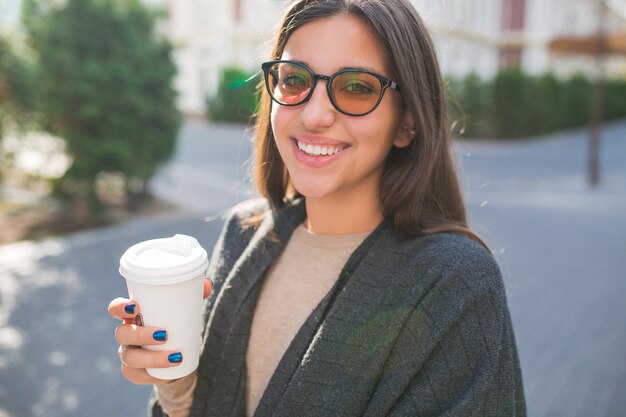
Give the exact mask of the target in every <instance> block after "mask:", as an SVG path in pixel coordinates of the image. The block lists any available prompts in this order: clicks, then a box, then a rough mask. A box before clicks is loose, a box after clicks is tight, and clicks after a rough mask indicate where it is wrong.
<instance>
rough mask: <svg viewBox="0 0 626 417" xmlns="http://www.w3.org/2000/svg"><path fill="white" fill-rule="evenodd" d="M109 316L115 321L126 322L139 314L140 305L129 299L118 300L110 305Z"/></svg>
mask: <svg viewBox="0 0 626 417" xmlns="http://www.w3.org/2000/svg"><path fill="white" fill-rule="evenodd" d="M108 310H109V315H110V316H111V317H113V318H114V319H118V320H125V319H129V318H133V317H135V316H136V315H137V314H139V304H137V303H136V302H135V301H133V300H129V299H127V298H121V297H120V298H116V299H115V300H113V301H111V302H110V303H109V308H108Z"/></svg>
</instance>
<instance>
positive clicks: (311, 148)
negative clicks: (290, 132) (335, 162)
mask: <svg viewBox="0 0 626 417" xmlns="http://www.w3.org/2000/svg"><path fill="white" fill-rule="evenodd" d="M297 143H298V149H300V150H301V151H303V152H306V153H308V154H309V155H313V156H320V155H334V154H336V153H337V152H339V151H341V149H342V147H341V146H336V147H327V146H320V145H311V144H309V143H303V142H300V141H298V142H297Z"/></svg>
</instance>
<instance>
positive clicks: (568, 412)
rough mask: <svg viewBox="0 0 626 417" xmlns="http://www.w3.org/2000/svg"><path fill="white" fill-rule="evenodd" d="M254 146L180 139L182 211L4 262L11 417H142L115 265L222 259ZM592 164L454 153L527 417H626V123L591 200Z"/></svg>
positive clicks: (172, 189)
mask: <svg viewBox="0 0 626 417" xmlns="http://www.w3.org/2000/svg"><path fill="white" fill-rule="evenodd" d="M249 136H250V132H247V133H246V132H244V131H243V130H242V129H241V128H239V127H236V126H235V127H233V126H206V125H203V124H200V123H188V124H186V125H185V128H184V130H183V132H182V135H181V142H180V146H179V149H178V153H177V156H176V158H175V159H174V161H173V162H172V163H171V164H169V165H168V166H167V167H166V168H165V169H164V170H163V171H162V173H161V175H159V177H158V178H157V179H156V180H155V183H154V185H153V188H154V190H155V192H156V193H157V194H159V195H160V196H161V197H162V198H166V199H172V200H175V201H178V202H179V203H180V204H181V206H182V207H183V208H184V210H181V211H179V212H177V213H174V214H168V215H163V216H157V217H151V218H142V219H136V220H134V221H131V222H129V223H126V224H123V225H119V226H115V227H110V228H105V229H100V230H92V231H89V232H84V233H77V234H73V235H69V236H66V237H64V238H60V239H50V240H46V241H41V242H24V243H20V244H16V245H9V246H4V247H0V417H31V416H33V417H34V416H46V417H60V416H68V417H69V416H71V417H78V416H80V417H83V416H84V417H100V416H102V417H105V416H137V417H139V416H143V415H145V402H146V398H147V396H148V395H149V390H150V389H149V388H147V387H137V386H134V385H132V384H130V383H128V382H125V380H124V379H123V378H122V377H121V376H120V375H119V369H118V368H119V365H118V359H117V356H116V353H115V352H116V345H115V343H114V341H113V337H112V334H113V329H114V327H115V323H114V321H113V320H111V319H109V318H107V315H106V312H105V310H106V305H107V304H108V301H109V300H110V299H111V298H113V297H115V296H118V295H120V294H123V293H124V292H125V286H124V282H123V280H122V279H121V278H120V277H119V276H118V274H117V270H116V269H117V268H116V265H117V262H118V259H119V256H120V255H121V253H123V251H124V249H125V248H126V247H128V246H129V245H131V244H132V243H134V242H137V241H140V240H143V239H147V238H153V237H157V236H167V235H172V234H174V233H188V234H192V235H194V236H197V237H198V239H199V240H200V242H201V243H202V244H203V245H205V246H207V247H211V246H212V245H213V243H214V242H215V239H216V235H217V233H218V232H219V229H220V227H221V221H220V214H221V213H222V212H223V210H224V209H225V208H226V207H228V206H229V205H231V204H232V203H233V202H235V201H238V200H241V199H244V198H246V197H247V196H248V195H249V193H250V188H251V186H250V182H249V180H248V179H247V178H246V168H245V166H246V161H249V158H250V142H249V140H248V139H247V138H248V137H249ZM585 149H586V148H585V138H584V132H582V133H581V132H569V133H566V134H560V135H554V136H551V137H548V138H544V139H542V140H535V141H530V142H529V141H527V142H518V143H484V142H482V143H473V142H466V143H459V144H458V146H457V156H458V158H459V161H460V162H461V165H462V166H463V168H462V170H461V174H462V179H463V185H464V189H465V193H466V196H467V200H468V206H469V212H470V218H471V222H472V225H473V226H474V228H475V229H476V230H477V231H478V232H479V233H480V234H481V235H482V236H483V237H484V238H485V239H486V240H487V242H488V243H489V244H490V245H491V247H492V248H493V250H494V252H495V255H496V257H497V259H498V261H499V263H500V265H501V267H502V270H503V272H504V276H505V284H506V288H507V293H508V297H509V306H510V309H511V314H512V317H513V322H514V326H515V331H516V336H517V339H518V346H519V351H520V356H521V362H522V370H523V376H524V382H525V389H526V394H527V402H528V409H529V416H531V417H561V416H562V417H576V416H580V417H583V416H585V417H586V416H597V417H623V416H624V415H625V413H624V410H625V409H626V361H625V360H624V353H623V352H624V347H625V345H626V326H624V320H625V319H626V304H625V303H624V299H625V296H626V273H624V270H626V260H625V259H626V257H625V256H624V255H625V253H626V233H625V232H626V123H624V122H622V123H617V124H613V125H611V126H610V128H609V129H608V130H607V132H606V133H605V138H604V142H603V174H604V178H603V182H602V184H601V186H600V187H598V188H597V189H594V190H591V189H589V188H588V187H587V186H586V184H585V180H584V173H585V170H584V162H585V160H584V157H585ZM206 217H208V218H210V219H213V220H212V221H207V220H206V219H205V218H206Z"/></svg>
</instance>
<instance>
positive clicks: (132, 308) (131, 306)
mask: <svg viewBox="0 0 626 417" xmlns="http://www.w3.org/2000/svg"><path fill="white" fill-rule="evenodd" d="M136 306H137V305H136V304H126V305H125V306H124V311H125V312H126V313H128V314H135V307H136Z"/></svg>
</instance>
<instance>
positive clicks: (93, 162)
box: [22, 0, 180, 214]
mask: <svg viewBox="0 0 626 417" xmlns="http://www.w3.org/2000/svg"><path fill="white" fill-rule="evenodd" d="M22 16H23V22H24V25H25V26H26V28H27V31H28V34H29V38H30V40H31V44H32V46H33V48H34V50H35V51H36V54H37V56H38V58H39V71H38V88H39V91H38V93H39V94H38V100H37V104H38V106H37V108H38V111H39V114H40V116H41V118H42V126H44V127H45V129H46V130H48V131H49V132H50V133H52V134H54V135H57V136H59V137H61V138H63V139H64V141H65V143H66V151H67V152H68V154H69V155H70V157H71V158H72V160H73V162H72V164H71V166H70V168H69V169H68V171H67V172H66V173H65V175H64V176H63V177H62V178H61V179H60V180H59V181H58V183H57V185H56V187H55V188H56V190H57V192H58V193H60V194H62V195H65V196H68V197H69V198H70V199H71V200H72V201H73V202H74V206H75V207H83V209H84V212H85V213H86V214H92V213H93V212H94V211H95V210H96V209H98V208H99V207H101V200H100V198H99V197H98V194H97V193H96V191H95V188H94V185H95V182H96V179H97V177H98V175H99V174H101V173H116V174H122V176H123V178H124V179H125V190H126V193H127V195H128V196H129V197H131V198H130V201H134V200H135V199H134V198H132V197H133V196H137V195H139V194H141V192H143V191H144V190H145V184H146V182H147V181H148V180H149V179H150V177H151V176H152V175H153V174H154V173H155V171H156V169H157V168H158V166H159V164H161V163H163V162H164V161H166V160H167V159H168V158H169V157H170V156H171V155H172V153H173V150H174V147H175V142H176V136H177V132H178V128H179V125H180V114H179V112H178V111H177V110H176V107H175V100H176V93H175V91H174V89H173V86H172V80H173V77H174V75H175V72H176V70H175V66H174V64H173V62H172V59H171V46H170V45H169V43H168V42H167V41H165V40H163V39H160V38H158V37H157V36H156V35H155V22H156V14H155V13H153V12H151V11H149V10H148V9H146V8H145V7H144V6H143V5H142V4H141V3H140V2H139V1H137V0H68V1H67V2H66V3H65V4H61V5H59V2H58V1H51V0H47V1H46V0H25V1H24V3H23V10H22Z"/></svg>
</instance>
